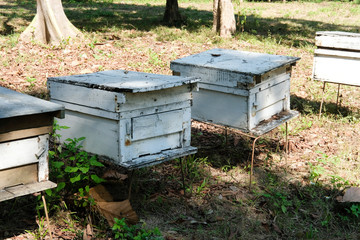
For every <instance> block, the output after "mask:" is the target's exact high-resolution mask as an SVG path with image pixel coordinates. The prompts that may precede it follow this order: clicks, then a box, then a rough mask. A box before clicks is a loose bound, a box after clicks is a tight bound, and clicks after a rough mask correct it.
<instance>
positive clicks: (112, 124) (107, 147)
mask: <svg viewBox="0 0 360 240" xmlns="http://www.w3.org/2000/svg"><path fill="white" fill-rule="evenodd" d="M58 124H59V125H60V126H68V127H70V128H69V129H61V130H59V132H58V133H59V134H60V135H61V138H60V141H61V142H64V141H65V140H66V139H67V138H80V137H85V138H86V139H85V140H84V141H83V142H81V145H82V146H83V148H82V149H83V150H84V151H87V152H90V153H93V154H98V155H104V156H107V157H109V158H113V159H118V158H119V145H118V137H119V132H118V121H116V120H111V119H107V118H101V117H97V116H93V115H89V114H86V113H79V112H74V111H70V110H66V118H65V119H59V120H58Z"/></svg>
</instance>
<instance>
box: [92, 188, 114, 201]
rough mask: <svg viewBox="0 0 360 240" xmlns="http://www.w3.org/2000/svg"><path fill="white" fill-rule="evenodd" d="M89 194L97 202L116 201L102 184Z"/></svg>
mask: <svg viewBox="0 0 360 240" xmlns="http://www.w3.org/2000/svg"><path fill="white" fill-rule="evenodd" d="M89 194H90V196H91V197H92V198H93V199H94V201H95V202H112V201H114V199H113V197H112V196H111V194H110V193H109V192H108V191H107V190H106V188H105V187H104V186H103V185H101V184H100V185H97V186H95V187H93V188H90V191H89Z"/></svg>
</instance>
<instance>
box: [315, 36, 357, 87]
mask: <svg viewBox="0 0 360 240" xmlns="http://www.w3.org/2000/svg"><path fill="white" fill-rule="evenodd" d="M315 44H316V46H317V49H315V52H314V64H313V79H314V80H319V81H323V82H332V83H340V84H346V85H352V86H360V79H359V75H360V34H359V33H348V32H317V33H316V37H315Z"/></svg>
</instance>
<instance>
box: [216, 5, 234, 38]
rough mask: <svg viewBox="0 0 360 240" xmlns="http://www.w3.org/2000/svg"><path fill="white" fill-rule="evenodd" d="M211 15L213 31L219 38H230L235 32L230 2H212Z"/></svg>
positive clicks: (232, 9)
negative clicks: (212, 15) (217, 33)
mask: <svg viewBox="0 0 360 240" xmlns="http://www.w3.org/2000/svg"><path fill="white" fill-rule="evenodd" d="M213 14H214V19H213V31H216V32H219V33H220V36H221V37H226V38H227V37H231V35H232V34H234V33H235V31H236V22H235V15H234V6H233V4H232V3H231V0H214V2H213Z"/></svg>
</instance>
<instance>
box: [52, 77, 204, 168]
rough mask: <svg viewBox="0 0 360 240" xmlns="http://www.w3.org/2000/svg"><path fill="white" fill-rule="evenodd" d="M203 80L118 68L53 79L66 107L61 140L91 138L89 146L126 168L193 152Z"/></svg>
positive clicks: (58, 98) (58, 97)
mask: <svg viewBox="0 0 360 240" xmlns="http://www.w3.org/2000/svg"><path fill="white" fill-rule="evenodd" d="M197 81H199V80H198V79H196V78H194V77H191V78H184V77H175V76H165V75H157V74H148V73H139V72H130V71H123V70H113V71H104V72H97V73H92V74H85V75H76V76H65V77H56V78H49V79H48V87H49V89H50V98H51V101H53V102H57V103H61V104H63V105H65V108H66V118H65V119H62V120H59V124H60V125H62V126H68V127H70V129H66V130H62V131H60V134H61V135H62V138H61V141H64V140H65V139H67V138H74V137H76V138H79V137H86V139H85V140H84V142H83V143H82V145H83V147H84V150H85V151H87V152H90V153H93V154H97V155H99V156H102V157H103V158H104V157H105V158H106V159H108V160H111V161H113V162H114V163H116V164H119V165H121V166H124V167H126V168H129V169H131V168H139V167H143V166H149V165H154V164H157V163H160V162H163V161H167V160H171V159H174V158H178V157H182V156H185V155H189V154H193V153H195V152H196V148H194V147H191V146H190V136H191V134H190V133H191V112H190V110H191V108H190V106H191V93H192V90H193V88H196V87H197V83H196V82H197Z"/></svg>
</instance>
